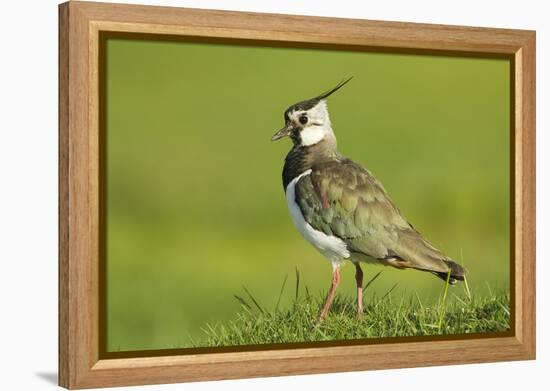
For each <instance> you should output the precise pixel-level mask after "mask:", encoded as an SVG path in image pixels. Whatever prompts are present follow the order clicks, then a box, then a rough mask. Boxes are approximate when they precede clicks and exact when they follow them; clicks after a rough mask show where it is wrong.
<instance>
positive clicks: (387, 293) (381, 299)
mask: <svg viewBox="0 0 550 391" xmlns="http://www.w3.org/2000/svg"><path fill="white" fill-rule="evenodd" d="M398 284H399V283H398V282H396V283H395V284H393V286H392V287H391V288H390V290H389V291H387V292H386V294H385V295H384V296H382V297H381V298H380V300H378V302H377V303H376V304H375V305H374V306H375V307H377V306H378V304H380V303H381V302H382V301H384V299H385V298H386V297H387V296H388V295H389V294H390V293H391V292H392V291H393V290H394V289H395V287H396V286H397V285H398Z"/></svg>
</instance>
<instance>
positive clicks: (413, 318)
mask: <svg viewBox="0 0 550 391" xmlns="http://www.w3.org/2000/svg"><path fill="white" fill-rule="evenodd" d="M378 275H379V274H378ZM378 275H376V276H375V277H374V278H373V279H372V280H371V281H369V283H367V285H366V288H368V286H369V285H370V284H371V283H372V282H373V281H374V279H376V277H378ZM296 277H297V278H296V290H295V298H294V300H293V303H292V304H291V305H290V306H289V307H288V308H286V309H280V308H279V305H278V304H277V305H276V307H275V308H274V309H273V310H267V309H266V308H264V307H263V306H262V305H261V304H260V303H258V301H257V300H256V299H255V298H254V296H253V295H252V294H251V293H250V292H249V291H248V290H247V289H246V288H244V292H245V295H246V296H244V297H241V296H235V297H236V299H237V300H239V301H240V302H241V304H242V311H241V312H239V313H237V314H236V318H235V320H233V321H230V322H227V323H218V324H213V325H211V324H209V325H207V326H206V327H205V329H204V331H205V338H204V339H201V340H200V341H195V342H194V344H195V346H197V347H198V346H203V347H204V346H231V345H251V344H254V345H255V344H267V343H289V342H311V341H330V340H347V339H364V338H384V337H399V336H426V335H441V334H468V333H481V332H496V331H506V330H508V329H509V327H510V326H509V325H510V310H509V303H510V300H509V294H508V293H507V292H493V291H491V290H489V291H488V293H487V294H485V295H476V294H473V293H471V292H470V290H469V289H468V286H467V284H465V285H464V287H465V289H464V290H463V291H462V290H461V292H462V294H460V295H458V294H456V293H454V292H453V293H451V292H450V291H451V289H452V290H453V291H454V290H455V289H457V288H451V289H447V288H448V286H446V288H445V291H444V294H443V296H442V297H440V299H439V300H438V302H437V303H436V304H434V305H432V306H425V305H423V303H422V302H421V301H420V299H419V298H418V297H417V296H409V297H403V296H400V297H397V296H396V295H395V294H394V295H392V291H393V288H392V289H390V291H388V292H387V293H386V294H384V295H383V296H381V297H379V298H377V297H373V298H372V299H370V298H369V300H368V302H367V303H366V305H365V314H364V315H363V317H362V318H361V319H358V318H357V317H356V315H355V298H352V297H344V296H337V297H336V299H335V301H334V304H333V306H332V308H331V311H330V313H329V316H328V317H327V319H326V320H325V322H324V323H323V324H322V325H320V326H316V320H317V315H318V312H319V308H320V307H321V306H322V304H323V299H324V298H323V296H322V295H321V294H319V295H312V294H310V293H309V291H308V290H307V287H306V288H305V289H304V291H305V292H304V293H302V294H299V291H300V289H299V288H300V287H299V275H298V274H297V275H296ZM285 285H286V280H285V283H283V287H282V288H281V293H280V296H281V295H282V292H283V290H284V286H285ZM394 288H395V286H394ZM459 289H460V288H459ZM280 296H279V297H280ZM279 301H280V298H279Z"/></svg>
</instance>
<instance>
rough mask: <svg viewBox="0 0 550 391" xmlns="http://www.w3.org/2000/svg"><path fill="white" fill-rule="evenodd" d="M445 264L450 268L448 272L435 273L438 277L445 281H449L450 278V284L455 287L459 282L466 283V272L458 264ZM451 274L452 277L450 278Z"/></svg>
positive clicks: (452, 262)
mask: <svg viewBox="0 0 550 391" xmlns="http://www.w3.org/2000/svg"><path fill="white" fill-rule="evenodd" d="M443 262H445V264H446V265H447V266H448V267H449V271H448V272H433V274H435V275H436V276H438V277H439V278H441V279H442V280H443V281H447V278H449V284H451V285H454V284H456V282H457V281H464V275H465V274H466V270H464V268H463V267H462V266H460V265H459V264H458V263H456V262H454V261H449V260H444V261H443ZM449 273H450V276H449Z"/></svg>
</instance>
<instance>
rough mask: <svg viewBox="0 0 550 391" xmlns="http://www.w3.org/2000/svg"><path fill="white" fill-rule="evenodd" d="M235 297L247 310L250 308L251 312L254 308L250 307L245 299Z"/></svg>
mask: <svg viewBox="0 0 550 391" xmlns="http://www.w3.org/2000/svg"><path fill="white" fill-rule="evenodd" d="M233 297H234V298H235V299H237V300H238V301H239V303H241V304H242V305H244V306H245V307H246V308H248V309H249V310H251V309H252V308H251V307H250V305H249V304H248V303H247V302H246V300H245V299H243V298H242V297H240V296H237V295H233Z"/></svg>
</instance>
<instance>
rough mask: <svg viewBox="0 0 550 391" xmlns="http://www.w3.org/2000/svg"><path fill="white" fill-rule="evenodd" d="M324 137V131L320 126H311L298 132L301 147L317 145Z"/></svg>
mask: <svg viewBox="0 0 550 391" xmlns="http://www.w3.org/2000/svg"><path fill="white" fill-rule="evenodd" d="M324 137H325V129H324V127H322V126H315V125H311V126H308V127H306V128H305V129H304V130H302V131H301V132H300V138H301V139H302V145H313V144H317V143H318V142H319V141H321V140H322V139H323V138H324Z"/></svg>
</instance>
